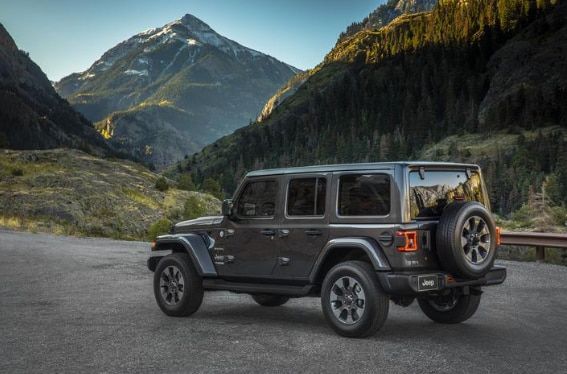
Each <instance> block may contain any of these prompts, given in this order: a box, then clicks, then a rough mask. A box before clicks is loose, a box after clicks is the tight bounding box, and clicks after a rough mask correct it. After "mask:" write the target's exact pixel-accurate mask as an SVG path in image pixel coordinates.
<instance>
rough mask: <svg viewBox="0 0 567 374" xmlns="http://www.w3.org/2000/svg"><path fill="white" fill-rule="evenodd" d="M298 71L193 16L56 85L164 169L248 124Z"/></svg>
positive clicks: (111, 135)
mask: <svg viewBox="0 0 567 374" xmlns="http://www.w3.org/2000/svg"><path fill="white" fill-rule="evenodd" d="M297 72H299V71H298V70H297V69H295V68H293V67H292V66H289V65H287V64H285V63H283V62H280V61H278V60H276V59H274V58H273V57H270V56H267V55H265V54H263V53H260V52H258V51H255V50H252V49H250V48H246V47H244V46H242V45H240V44H238V43H236V42H234V41H232V40H230V39H228V38H225V37H223V36H221V35H219V34H218V33H216V32H215V31H214V30H213V29H211V28H210V27H209V26H208V25H207V24H205V23H204V22H202V21H201V20H199V19H198V18H196V17H194V16H192V15H189V14H187V15H185V16H184V17H183V18H181V19H180V20H177V21H174V22H171V23H169V24H167V25H165V26H163V27H161V28H156V29H151V30H148V31H145V32H142V33H140V34H137V35H135V36H133V37H131V38H130V39H128V40H126V41H124V42H122V43H120V44H118V45H117V46H115V47H114V48H112V49H110V50H109V51H108V52H106V53H105V54H104V55H103V56H102V57H101V58H100V59H99V60H98V61H96V62H95V63H94V64H93V65H92V66H91V67H90V68H89V69H88V70H87V71H85V72H83V73H76V74H72V75H70V76H68V77H65V78H63V79H62V80H61V81H60V82H57V83H56V85H55V87H56V89H57V91H58V92H59V93H60V94H61V95H62V96H63V97H65V98H67V99H68V100H69V102H70V103H71V104H72V105H73V106H74V107H75V108H76V109H77V110H79V111H80V112H82V113H83V114H84V115H85V116H87V118H89V119H90V120H92V121H95V122H98V123H97V129H98V130H99V131H100V132H101V133H102V134H104V135H105V137H106V138H107V139H108V140H109V141H110V143H111V144H114V145H115V146H117V147H118V148H119V149H123V150H125V151H127V152H128V153H130V154H134V155H136V156H138V157H140V158H142V159H144V160H145V161H147V162H150V163H153V164H154V165H155V166H156V167H158V168H161V167H164V166H165V165H168V164H171V163H172V162H173V161H176V160H180V159H182V158H183V156H184V155H186V154H190V153H192V152H194V151H197V150H199V149H200V148H201V147H202V146H204V145H205V144H208V143H210V142H212V141H213V140H215V139H217V138H219V137H221V136H223V135H226V134H228V133H230V132H232V131H233V130H235V129H236V128H238V127H242V126H244V125H246V124H248V123H249V122H250V121H251V120H252V119H253V118H255V117H256V116H257V115H258V113H259V111H260V109H261V107H262V104H263V103H264V102H265V101H266V100H267V99H268V98H269V97H270V95H272V94H273V93H274V92H275V91H276V90H277V89H278V88H279V87H280V86H281V85H282V84H284V83H285V82H286V81H287V80H288V79H289V78H290V77H292V76H293V75H295V74H296V73H297Z"/></svg>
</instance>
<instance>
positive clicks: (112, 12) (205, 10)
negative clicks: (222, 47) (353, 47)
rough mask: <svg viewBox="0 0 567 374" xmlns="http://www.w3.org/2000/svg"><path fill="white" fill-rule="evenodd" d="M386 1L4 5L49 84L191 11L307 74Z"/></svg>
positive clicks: (103, 0)
mask: <svg viewBox="0 0 567 374" xmlns="http://www.w3.org/2000/svg"><path fill="white" fill-rule="evenodd" d="M380 3H383V0H280V1H271V0H264V1H261V0H191V1H187V0H185V1H181V0H167V1H150V0H140V1H132V0H0V22H1V23H2V24H3V25H4V27H6V29H7V30H8V32H9V33H10V34H11V35H12V37H13V38H14V40H15V41H16V43H17V44H18V47H19V48H20V49H23V50H25V51H28V52H29V53H30V57H31V58H32V59H33V60H34V61H35V62H36V63H37V64H38V65H39V66H40V67H41V68H42V69H43V71H44V72H45V73H46V74H47V76H48V77H49V79H51V80H58V79H60V78H62V77H63V76H65V75H68V74H70V73H73V72H78V71H83V70H85V69H87V68H88V67H89V66H90V65H91V64H92V63H93V62H94V61H95V60H96V59H98V58H99V57H100V56H101V55H102V54H103V53H104V52H105V51H106V50H108V49H110V48H111V47H113V46H114V45H116V44H117V43H119V42H121V41H122V40H124V39H127V38H128V37H130V36H132V35H134V34H136V33H138V32H140V31H143V30H146V29H149V28H152V27H159V26H162V25H164V24H166V23H168V22H170V21H173V20H175V19H179V18H181V17H182V16H183V15H184V14H186V13H191V14H193V15H195V16H197V17H199V18H200V19H202V20H203V21H204V22H206V23H208V24H209V25H210V26H211V27H212V28H213V29H215V30H216V31H217V32H218V33H220V34H222V35H224V36H226V37H229V38H231V39H233V40H235V41H237V42H239V43H241V44H243V45H245V46H247V47H250V48H254V49H257V50H259V51H261V52H264V53H267V54H270V55H272V56H274V57H276V58H278V59H280V60H282V61H285V62H287V63H289V64H292V65H294V66H296V67H298V68H301V69H307V68H311V67H313V66H315V65H316V64H318V63H319V62H320V61H321V60H322V59H323V57H324V55H325V54H326V53H327V52H328V51H329V50H330V49H331V48H332V46H333V45H334V44H335V41H336V40H337V37H338V35H339V33H340V32H341V31H343V30H344V29H345V28H346V26H347V25H349V24H351V23H352V22H354V21H360V20H362V19H363V18H364V17H365V16H366V15H368V13H370V11H372V10H373V9H375V8H376V7H377V6H378V5H379V4H380Z"/></svg>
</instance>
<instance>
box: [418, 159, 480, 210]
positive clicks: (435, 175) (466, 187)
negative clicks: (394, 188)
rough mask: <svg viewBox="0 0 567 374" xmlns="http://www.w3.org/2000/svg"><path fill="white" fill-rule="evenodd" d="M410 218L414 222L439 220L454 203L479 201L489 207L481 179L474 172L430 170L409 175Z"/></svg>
mask: <svg viewBox="0 0 567 374" xmlns="http://www.w3.org/2000/svg"><path fill="white" fill-rule="evenodd" d="M409 183H410V214H411V218H412V219H416V218H417V219H423V218H436V217H440V216H441V213H443V209H445V207H446V206H447V205H448V204H449V203H451V202H453V201H478V202H480V203H481V204H484V205H486V200H485V196H484V190H483V186H482V178H481V177H480V174H479V173H476V172H472V173H470V177H468V176H467V173H466V172H465V171H464V170H463V171H449V170H427V171H425V173H423V175H420V174H419V172H418V171H411V172H410V173H409Z"/></svg>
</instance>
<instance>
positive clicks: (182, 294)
mask: <svg viewBox="0 0 567 374" xmlns="http://www.w3.org/2000/svg"><path fill="white" fill-rule="evenodd" d="M154 296H155V298H156V301H157V303H158V305H159V307H160V309H161V310H162V311H163V312H164V313H165V314H167V315H168V316H175V317H181V316H188V315H191V314H193V313H195V312H196V311H197V310H198V309H199V307H200V306H201V302H202V301H203V281H202V279H201V277H199V274H197V271H196V270H195V268H194V267H193V264H191V262H190V258H189V256H188V255H187V254H186V253H173V254H170V255H168V256H165V257H164V258H162V259H161V260H160V261H159V263H158V265H157V267H156V270H155V272H154Z"/></svg>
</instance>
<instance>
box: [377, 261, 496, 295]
mask: <svg viewBox="0 0 567 374" xmlns="http://www.w3.org/2000/svg"><path fill="white" fill-rule="evenodd" d="M377 274H378V279H379V280H380V284H381V285H382V288H383V289H384V292H386V293H387V294H389V295H399V296H417V295H420V294H424V293H427V292H435V291H440V290H444V289H448V288H455V287H466V286H472V287H479V286H493V285H497V284H501V283H502V282H504V280H505V279H506V268H505V267H502V266H494V267H493V268H492V269H491V270H490V271H489V272H488V274H486V275H485V276H484V277H482V278H479V279H474V280H468V279H456V278H453V277H452V276H451V275H450V274H448V273H443V272H403V273H391V272H378V273H377ZM423 276H432V277H436V278H437V285H436V287H435V288H428V289H427V290H420V289H419V286H418V280H419V279H420V277H423Z"/></svg>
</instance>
